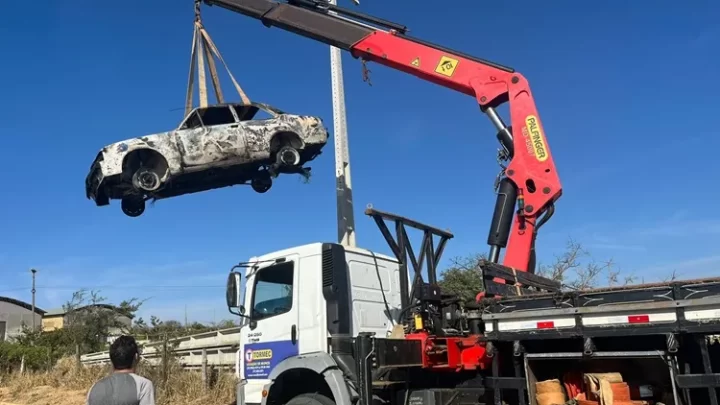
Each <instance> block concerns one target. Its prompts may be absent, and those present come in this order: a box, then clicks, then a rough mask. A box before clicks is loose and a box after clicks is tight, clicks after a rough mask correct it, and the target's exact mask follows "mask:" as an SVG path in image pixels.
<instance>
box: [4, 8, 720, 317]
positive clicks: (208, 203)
mask: <svg viewBox="0 0 720 405" xmlns="http://www.w3.org/2000/svg"><path fill="white" fill-rule="evenodd" d="M61 3H62V4H61ZM70 3H72V4H70ZM348 3H350V2H348ZM691 3H692V7H688V6H687V5H682V4H681V3H680V2H676V1H665V0H661V1H654V2H648V1H634V2H625V1H619V0H612V1H604V2H592V3H591V2H577V1H574V2H571V1H565V0H557V1H550V2H536V1H533V2H530V1H527V2H523V1H519V2H518V1H515V2H485V1H483V2H478V1H471V0H462V1H456V2H453V3H452V6H450V7H441V6H440V4H441V3H440V2H426V3H424V4H425V5H424V6H422V5H421V3H420V2H418V1H416V0H393V1H373V0H363V3H362V5H361V8H362V10H363V11H365V12H367V13H371V14H375V15H378V16H381V17H384V18H387V19H390V20H395V21H399V22H402V23H404V24H406V25H408V26H409V27H410V28H411V29H412V35H413V36H416V37H420V38H424V39H427V40H429V41H432V42H435V43H440V44H443V45H446V46H448V47H451V48H454V49H457V50H460V51H463V52H465V53H468V54H473V55H476V56H479V57H483V58H487V59H490V60H495V61H497V62H500V63H503V64H505V65H510V66H513V67H515V68H516V69H517V70H518V71H520V72H522V73H523V74H524V75H525V76H526V77H527V78H528V79H529V80H530V83H531V86H532V89H533V92H534V96H535V98H536V103H537V105H538V108H539V112H540V114H541V117H542V119H543V124H544V127H545V131H546V133H547V136H548V139H549V143H550V145H551V148H552V152H553V154H554V158H555V161H556V164H557V167H558V171H559V173H560V176H561V180H562V182H563V186H564V195H563V197H562V199H561V200H560V201H559V202H558V204H557V212H556V214H555V216H554V218H553V219H552V220H551V221H550V223H549V224H548V225H546V226H545V227H544V228H543V231H544V232H543V233H541V235H540V239H539V241H538V250H539V257H540V260H541V261H546V262H547V261H550V260H552V258H553V256H554V255H557V254H560V253H562V251H563V248H564V246H565V242H566V240H567V239H568V238H569V237H572V238H574V239H575V240H577V241H579V242H582V243H583V244H584V245H585V247H586V248H587V249H588V250H590V251H591V252H592V253H593V255H594V256H595V257H596V258H597V259H599V260H602V259H608V258H613V259H614V260H615V262H616V263H617V264H618V265H619V266H620V267H621V268H622V269H623V270H624V271H626V272H629V273H630V272H631V273H633V274H635V275H637V276H640V277H644V278H645V279H646V281H649V280H658V279H660V278H662V277H664V276H666V275H667V274H669V273H670V272H671V271H672V270H677V272H678V273H679V274H680V276H681V277H700V276H707V275H713V274H717V272H718V269H720V252H719V251H718V250H717V246H718V242H720V220H718V219H717V218H716V217H715V215H714V211H713V208H712V207H713V206H715V204H716V200H717V198H718V197H720V195H719V193H718V189H717V187H715V185H716V184H717V181H718V174H720V173H719V172H720V166H719V164H718V163H713V161H716V159H715V158H716V156H717V151H718V150H719V149H720V137H718V129H717V125H715V121H716V119H715V118H713V117H718V115H717V114H718V106H719V105H720V104H719V102H718V94H719V93H720V82H718V80H717V79H716V77H717V72H719V71H720V55H719V54H718V49H720V25H718V22H717V21H718V18H717V17H718V15H720V3H718V2H713V1H712V0H694V1H692V2H691ZM4 11H5V12H4V13H3V15H2V16H1V17H0V18H2V22H0V34H3V35H0V48H2V49H3V50H4V55H5V59H4V61H5V63H3V64H0V74H1V75H2V77H3V78H4V81H3V90H2V94H3V96H4V97H2V99H0V100H1V101H0V107H2V108H0V133H1V134H2V139H3V147H2V148H0V167H1V168H2V172H3V173H5V180H4V182H3V196H4V198H2V199H1V200H0V229H2V232H1V233H0V274H2V276H3V277H2V281H1V282H0V294H1V295H8V296H13V297H16V298H20V299H25V300H28V301H29V299H30V292H29V284H30V275H29V271H28V269H29V268H30V267H35V268H37V269H39V273H38V286H39V289H38V298H37V303H38V306H40V307H41V308H52V307H57V306H60V305H62V304H63V302H65V301H66V300H67V299H68V298H69V297H70V295H71V293H72V291H73V290H75V289H77V288H80V287H88V288H96V289H100V290H101V293H102V294H103V295H105V296H107V297H108V298H109V300H110V301H111V302H118V301H120V300H121V299H124V298H128V297H133V296H134V297H139V298H148V301H147V302H146V304H145V307H144V308H143V310H142V311H141V314H143V315H145V316H148V315H149V314H156V315H158V316H160V317H162V318H182V317H183V314H184V312H185V308H186V307H187V313H188V317H189V318H190V319H191V320H202V321H212V320H213V319H217V320H220V319H222V318H227V317H229V315H228V314H227V313H226V310H225V308H224V298H223V297H224V296H223V284H224V281H225V275H226V273H227V270H228V269H229V267H230V266H231V265H232V264H234V263H236V262H238V261H241V260H245V259H247V258H248V257H250V256H253V255H256V254H262V253H266V252H270V251H274V250H277V249H280V248H284V247H288V246H292V245H298V244H304V243H308V242H313V241H333V240H334V239H335V237H336V227H335V196H334V163H333V153H332V146H331V145H328V147H327V149H326V151H325V154H323V155H321V156H320V157H319V158H318V159H317V160H316V162H315V164H314V165H313V172H314V176H313V178H312V181H311V182H310V184H303V183H302V182H301V180H300V179H299V178H297V177H296V176H289V177H286V178H281V179H279V181H277V183H276V184H275V186H274V187H273V189H272V190H271V191H270V192H268V193H267V194H265V195H258V194H255V193H254V192H253V191H252V190H251V189H250V188H249V187H233V188H228V189H222V190H215V191H211V192H205V193H199V194H195V195H188V196H183V197H179V198H175V199H171V200H163V201H159V202H157V203H156V204H155V206H154V207H149V208H148V210H147V211H146V213H145V214H144V216H142V217H140V218H128V217H126V216H124V215H123V214H122V212H121V211H120V208H119V204H117V203H115V204H112V205H111V206H109V207H103V208H97V207H95V206H94V204H93V203H92V202H91V201H89V200H86V199H85V196H84V178H85V176H86V174H87V170H88V168H89V165H90V163H91V162H92V159H93V158H94V157H95V154H96V153H97V151H98V149H99V148H101V147H102V146H104V145H106V144H109V143H112V142H116V141H119V140H122V139H127V138H132V137H136V136H141V135H144V134H149V133H153V132H159V131H163V130H168V129H170V128H172V127H174V126H175V125H177V123H178V122H179V120H180V119H181V115H182V106H183V100H184V94H185V93H184V92H185V85H186V80H187V69H188V66H187V64H188V61H189V51H190V40H191V36H192V29H191V24H192V2H191V1H189V0H186V1H182V2H180V1H176V0H156V1H153V2H139V3H138V2H134V3H133V2H130V3H128V2H124V3H123V2H97V1H90V0H77V1H73V2H53V1H44V2H31V3H28V2H9V3H8V4H6V5H5V6H4ZM204 19H205V24H206V26H207V28H208V30H209V32H210V34H211V35H212V36H213V38H214V40H215V42H216V43H217V45H218V47H219V48H220V50H221V52H223V55H224V57H225V58H226V60H227V62H228V63H229V65H230V67H231V69H232V70H233V72H234V74H235V75H236V77H238V79H239V81H240V82H241V84H242V85H243V87H244V88H245V90H246V91H247V92H248V95H249V96H250V97H251V98H253V99H255V100H257V101H263V102H268V103H271V104H274V105H276V106H278V107H280V108H282V109H284V110H286V111H292V112H298V113H303V114H315V115H319V116H321V117H323V118H324V119H325V121H327V123H328V126H329V127H332V125H331V123H332V106H331V99H330V80H329V66H328V60H329V52H328V48H327V47H326V46H325V45H322V44H319V43H315V42H313V41H311V40H309V39H305V38H302V37H297V36H294V35H293V34H290V33H286V32H283V31H281V30H279V29H267V28H265V27H264V26H262V25H261V24H260V23H259V22H258V21H255V20H251V19H249V18H247V17H243V16H241V15H236V14H233V13H231V12H229V11H226V10H223V9H220V8H217V7H216V8H205V9H204ZM344 64H345V65H344V67H345V86H346V97H347V108H348V126H349V136H350V146H351V163H352V168H353V172H352V175H353V183H354V188H355V194H354V195H355V204H356V208H357V210H356V222H357V227H358V242H359V244H360V245H362V246H364V247H366V248H369V249H376V250H378V251H380V252H385V253H389V251H388V249H387V248H386V246H385V243H384V241H383V240H382V238H381V236H380V233H379V231H378V230H377V229H376V227H375V225H374V223H373V222H372V220H370V219H369V218H366V217H365V216H364V215H362V209H363V208H364V206H365V205H366V204H368V203H372V204H373V205H374V206H375V207H376V208H379V209H383V210H387V211H392V212H398V213H402V214H405V215H407V216H410V217H413V218H416V219H418V220H421V221H424V222H427V223H430V224H434V225H437V226H439V227H442V228H450V229H451V230H452V231H453V232H454V233H455V235H456V238H455V239H454V240H453V241H451V242H450V244H449V246H448V249H447V250H446V255H445V257H446V258H450V257H453V256H457V255H464V254H468V253H472V252H478V251H480V252H484V251H485V250H486V246H485V239H486V237H487V228H488V222H489V219H490V215H491V212H492V206H493V204H494V196H493V191H492V183H493V179H494V176H495V174H496V172H497V166H496V163H495V149H496V147H497V144H496V140H495V136H494V131H493V129H492V127H491V125H490V123H489V122H488V121H487V119H486V118H485V117H484V116H483V115H482V114H480V113H479V111H478V108H477V105H476V104H475V102H474V100H473V99H472V98H470V97H467V96H464V95H461V94H457V93H454V92H452V91H450V90H447V89H444V88H441V87H438V86H435V85H433V84H429V83H425V82H422V81H421V80H419V79H416V78H414V77H410V76H406V75H403V74H401V73H399V72H394V71H392V70H390V69H388V68H384V67H381V66H378V65H370V66H369V67H370V69H371V70H372V73H371V74H372V83H373V86H372V87H370V86H368V85H367V84H366V83H364V82H363V81H362V79H361V68H360V63H359V62H358V61H357V60H353V59H352V58H351V57H349V56H348V55H345V58H344ZM223 80H224V81H225V82H226V85H228V84H229V82H228V81H227V78H225V77H223ZM230 92H231V88H230V87H228V86H226V88H225V93H226V94H230ZM52 287H55V288H52Z"/></svg>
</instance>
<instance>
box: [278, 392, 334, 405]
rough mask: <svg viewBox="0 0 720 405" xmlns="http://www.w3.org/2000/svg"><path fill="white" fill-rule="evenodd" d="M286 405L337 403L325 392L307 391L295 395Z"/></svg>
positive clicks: (326, 404)
mask: <svg viewBox="0 0 720 405" xmlns="http://www.w3.org/2000/svg"><path fill="white" fill-rule="evenodd" d="M285 405H335V401H333V400H332V399H330V398H328V397H326V396H325V395H323V394H317V393H307V394H300V395H298V396H296V397H293V398H292V399H291V400H290V401H288V402H287V404H285Z"/></svg>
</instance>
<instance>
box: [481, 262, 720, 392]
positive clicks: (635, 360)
mask: <svg viewBox="0 0 720 405" xmlns="http://www.w3.org/2000/svg"><path fill="white" fill-rule="evenodd" d="M483 270H486V271H484V275H483V277H484V279H485V284H486V290H490V291H493V292H496V293H497V292H498V291H502V292H504V293H505V296H503V297H497V296H496V297H490V298H484V299H483V300H481V302H480V304H481V305H480V307H479V308H480V312H481V318H482V322H483V326H484V331H483V332H484V340H485V341H486V345H487V349H488V353H489V354H490V355H491V356H492V355H494V354H497V353H500V356H494V358H493V364H492V376H490V377H488V388H490V389H493V390H495V391H496V393H495V395H494V398H495V400H496V403H498V404H499V403H500V402H497V401H499V400H500V398H503V397H504V396H503V394H501V391H503V390H516V391H518V393H517V395H518V403H520V404H525V400H524V398H527V400H528V401H529V403H530V404H531V405H532V404H535V403H536V402H535V383H536V382H538V381H540V380H543V379H549V378H562V376H561V375H559V374H553V373H554V370H561V369H563V370H566V369H568V368H569V367H570V365H572V364H575V363H577V364H581V363H582V364H584V365H585V366H583V367H586V366H587V364H593V365H594V366H595V365H597V364H605V365H607V364H609V363H608V362H609V361H619V360H622V362H623V364H625V365H627V364H636V365H637V366H636V367H638V370H639V369H640V368H642V370H643V371H642V373H649V372H651V370H654V371H657V370H663V369H664V370H666V371H665V378H666V379H667V381H668V384H669V385H670V388H671V389H668V391H669V392H672V394H673V395H672V396H673V398H671V399H672V402H673V403H676V404H680V403H682V404H709V405H718V399H717V391H716V389H717V388H718V387H720V373H716V372H713V367H715V368H716V369H718V367H720V364H717V363H718V361H720V356H718V353H717V350H719V349H718V347H717V346H720V345H713V344H714V343H716V342H717V341H718V335H717V334H718V332H719V331H720V278H703V279H694V280H674V281H669V282H662V283H651V284H639V285H628V286H617V287H604V288H595V289H589V290H582V291H564V290H562V289H561V287H560V285H559V283H557V282H553V281H552V280H548V279H543V278H542V277H538V276H536V275H532V274H522V275H521V274H518V273H514V272H508V271H507V270H508V269H507V268H504V269H503V267H502V266H499V265H496V264H493V263H485V264H484V269H483ZM499 278H500V279H503V281H499V280H498V279H499ZM521 279H522V280H521ZM511 294H512V295H511ZM503 354H505V356H503ZM510 354H512V355H510ZM503 357H504V359H501V358H503ZM508 357H512V358H511V359H509V360H508ZM548 364H550V366H548ZM616 364H619V363H616ZM570 368H571V367H570ZM513 374H514V375H515V377H508V376H509V375H513ZM628 374H632V373H631V372H628ZM524 391H526V392H527V394H526V393H525V392H524ZM513 396H514V395H513ZM505 398H507V397H506V396H505Z"/></svg>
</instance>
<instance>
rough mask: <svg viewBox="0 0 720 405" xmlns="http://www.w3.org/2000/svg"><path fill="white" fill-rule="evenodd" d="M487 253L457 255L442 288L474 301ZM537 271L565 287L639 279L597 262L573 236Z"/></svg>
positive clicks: (481, 283)
mask: <svg viewBox="0 0 720 405" xmlns="http://www.w3.org/2000/svg"><path fill="white" fill-rule="evenodd" d="M484 259H485V255H482V254H472V255H469V256H465V257H458V258H453V259H452V260H451V265H450V267H449V268H448V269H446V270H445V271H444V272H443V274H442V275H441V279H440V281H439V284H440V287H441V288H442V289H443V290H444V291H447V292H450V293H453V294H457V295H458V296H459V297H461V298H463V299H464V300H466V301H467V300H470V301H472V300H474V299H475V296H476V295H477V293H478V292H480V291H482V290H483V282H482V272H481V270H480V266H479V264H480V261H481V260H484ZM536 274H538V275H540V276H543V277H547V278H550V279H552V280H556V281H560V282H561V283H562V284H563V285H564V286H565V288H568V289H576V290H584V289H588V288H594V287H597V286H599V285H600V284H601V283H602V282H603V280H604V281H605V282H606V284H607V285H611V286H612V285H626V284H630V283H632V282H634V281H635V277H633V276H632V275H628V276H622V275H621V271H620V270H619V269H618V268H617V267H616V266H615V264H614V263H613V261H612V260H608V261H605V262H598V261H596V260H595V259H594V258H593V257H592V256H591V255H590V254H589V253H588V252H587V251H586V250H585V249H584V248H583V246H582V245H581V244H580V243H578V242H576V241H574V240H572V239H570V240H568V242H567V245H566V248H565V251H564V252H563V253H562V254H561V255H560V256H557V257H556V258H555V260H554V261H553V262H552V263H550V264H548V265H545V264H539V265H538V269H537V272H536Z"/></svg>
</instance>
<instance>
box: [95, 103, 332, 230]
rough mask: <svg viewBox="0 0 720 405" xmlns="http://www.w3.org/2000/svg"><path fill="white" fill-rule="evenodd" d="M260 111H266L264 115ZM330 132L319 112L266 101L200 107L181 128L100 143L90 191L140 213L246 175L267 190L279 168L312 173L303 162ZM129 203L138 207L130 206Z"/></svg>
mask: <svg viewBox="0 0 720 405" xmlns="http://www.w3.org/2000/svg"><path fill="white" fill-rule="evenodd" d="M261 112H262V113H265V114H267V117H266V118H262V119H259V118H258V113H261ZM328 138H329V134H328V130H327V128H325V126H324V125H323V122H322V120H321V119H320V118H319V117H314V116H307V115H294V114H288V113H285V112H283V111H281V110H278V109H277V108H275V107H272V106H270V105H268V104H263V103H256V102H253V103H250V104H239V103H226V104H215V105H211V106H207V107H198V108H195V109H193V110H192V111H191V112H190V113H188V114H187V116H186V117H185V118H184V119H183V121H182V122H181V123H180V125H179V126H178V127H177V129H174V130H172V131H167V132H161V133H157V134H152V135H147V136H142V137H138V138H133V139H128V140H124V141H120V142H116V143H113V144H110V145H107V146H105V147H104V148H102V150H101V151H100V152H99V153H98V155H97V157H96V158H95V160H94V161H93V163H92V165H91V167H90V172H89V174H88V176H87V178H86V180H85V190H86V196H87V198H89V199H92V200H94V201H95V204H96V205H97V206H104V205H108V204H109V203H110V200H112V199H120V200H122V201H123V211H124V212H125V213H126V214H127V215H130V216H138V215H140V214H142V211H144V202H145V201H146V200H148V199H154V200H157V199H163V198H168V197H174V196H178V195H182V194H188V193H195V192H200V191H205V190H210V189H215V188H220V187H227V186H232V185H237V184H247V183H248V182H250V183H251V185H252V186H253V189H255V191H258V192H265V191H267V190H268V189H269V188H270V185H271V184H272V180H271V179H272V178H273V177H276V176H277V175H278V174H280V173H299V174H308V173H309V170H310V169H309V168H306V167H304V164H305V163H307V162H309V161H312V160H313V159H315V158H316V157H317V155H319V154H320V153H321V151H322V148H323V147H324V146H325V145H326V144H327V142H328ZM140 201H142V204H141V203H140ZM126 205H132V206H134V207H135V208H136V209H135V210H134V211H133V210H130V211H132V212H130V211H128V210H126ZM138 205H142V207H139V206H138ZM137 211H140V212H139V213H137V214H133V212H134V213H136V212H137Z"/></svg>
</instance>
